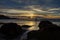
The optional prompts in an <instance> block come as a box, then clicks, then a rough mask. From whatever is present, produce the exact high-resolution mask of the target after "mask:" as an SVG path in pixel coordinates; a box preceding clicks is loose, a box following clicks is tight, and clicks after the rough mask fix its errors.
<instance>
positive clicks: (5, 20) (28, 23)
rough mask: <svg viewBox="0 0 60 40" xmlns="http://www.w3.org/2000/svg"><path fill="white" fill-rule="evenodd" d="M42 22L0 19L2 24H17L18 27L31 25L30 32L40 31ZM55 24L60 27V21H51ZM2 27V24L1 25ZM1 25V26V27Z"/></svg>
mask: <svg viewBox="0 0 60 40" xmlns="http://www.w3.org/2000/svg"><path fill="white" fill-rule="evenodd" d="M39 22H40V21H27V20H25V21H24V20H18V19H0V23H17V24H18V25H20V26H22V25H29V26H31V27H30V28H29V30H38V29H39V28H38V25H39ZM51 22H52V23H53V24H56V25H58V26H60V21H51ZM1 25H2V24H1ZM1 25H0V26H1Z"/></svg>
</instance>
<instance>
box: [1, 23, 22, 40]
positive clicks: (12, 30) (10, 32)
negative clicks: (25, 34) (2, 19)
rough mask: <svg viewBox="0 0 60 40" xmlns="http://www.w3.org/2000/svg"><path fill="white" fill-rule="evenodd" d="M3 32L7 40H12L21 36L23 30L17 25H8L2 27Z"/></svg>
mask: <svg viewBox="0 0 60 40" xmlns="http://www.w3.org/2000/svg"><path fill="white" fill-rule="evenodd" d="M1 32H2V34H4V35H6V40H12V39H14V38H17V37H18V36H19V35H20V34H21V28H20V26H19V25H17V24H16V23H6V24H4V25H3V26H2V27H1Z"/></svg>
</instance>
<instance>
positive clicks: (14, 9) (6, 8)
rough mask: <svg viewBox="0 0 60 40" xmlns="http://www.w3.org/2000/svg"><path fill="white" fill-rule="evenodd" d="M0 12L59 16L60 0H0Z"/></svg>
mask: <svg viewBox="0 0 60 40" xmlns="http://www.w3.org/2000/svg"><path fill="white" fill-rule="evenodd" d="M0 12H6V13H13V14H14V13H36V14H44V15H46V14H52V15H57V16H58V15H59V16H60V0H0Z"/></svg>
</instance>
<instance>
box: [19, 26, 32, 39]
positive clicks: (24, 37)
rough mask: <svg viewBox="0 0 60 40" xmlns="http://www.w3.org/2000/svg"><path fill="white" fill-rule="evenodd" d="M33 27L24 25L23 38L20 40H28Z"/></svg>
mask: <svg viewBox="0 0 60 40" xmlns="http://www.w3.org/2000/svg"><path fill="white" fill-rule="evenodd" d="M30 27H31V26H29V25H22V36H21V39H20V40H26V39H27V33H28V32H30V31H29V28H30Z"/></svg>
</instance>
